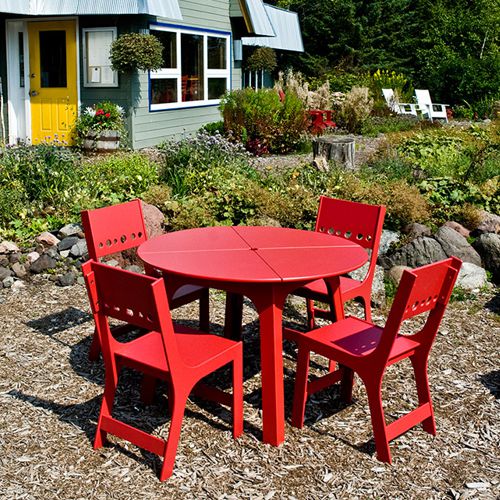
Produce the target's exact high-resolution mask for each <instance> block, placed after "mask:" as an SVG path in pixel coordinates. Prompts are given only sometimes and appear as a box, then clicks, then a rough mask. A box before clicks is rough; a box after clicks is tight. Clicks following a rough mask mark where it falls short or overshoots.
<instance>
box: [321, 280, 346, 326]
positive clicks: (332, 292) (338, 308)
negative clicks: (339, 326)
mask: <svg viewBox="0 0 500 500" xmlns="http://www.w3.org/2000/svg"><path fill="white" fill-rule="evenodd" d="M325 283H326V288H327V290H328V298H329V299H330V304H331V306H330V307H331V308H332V312H333V314H334V315H335V321H340V320H342V319H344V318H345V315H344V303H343V302H342V295H341V294H340V277H339V276H334V277H333V278H328V279H325Z"/></svg>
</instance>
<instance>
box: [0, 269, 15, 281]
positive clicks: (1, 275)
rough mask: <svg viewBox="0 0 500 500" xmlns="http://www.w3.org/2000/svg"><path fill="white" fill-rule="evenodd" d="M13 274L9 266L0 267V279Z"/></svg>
mask: <svg viewBox="0 0 500 500" xmlns="http://www.w3.org/2000/svg"><path fill="white" fill-rule="evenodd" d="M9 276H12V271H11V270H10V269H9V268H8V267H0V281H3V280H4V279H5V278H8V277H9Z"/></svg>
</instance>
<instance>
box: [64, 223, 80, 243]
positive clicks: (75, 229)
mask: <svg viewBox="0 0 500 500" xmlns="http://www.w3.org/2000/svg"><path fill="white" fill-rule="evenodd" d="M81 234H83V230H82V226H80V224H66V225H65V226H64V227H62V228H61V229H59V233H58V235H59V238H61V239H64V238H67V237H68V236H80V235H81Z"/></svg>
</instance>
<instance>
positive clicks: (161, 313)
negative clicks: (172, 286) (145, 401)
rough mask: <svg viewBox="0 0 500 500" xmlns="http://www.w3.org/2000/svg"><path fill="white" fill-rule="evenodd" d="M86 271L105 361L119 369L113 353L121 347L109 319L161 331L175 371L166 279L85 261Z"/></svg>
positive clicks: (90, 298) (160, 333)
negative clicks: (113, 334) (112, 333)
mask: <svg viewBox="0 0 500 500" xmlns="http://www.w3.org/2000/svg"><path fill="white" fill-rule="evenodd" d="M82 272H83V275H84V277H85V282H86V285H87V292H88V295H89V300H90V304H91V308H92V312H93V314H94V319H95V323H96V326H97V331H98V334H99V336H100V340H101V346H102V352H103V355H104V359H105V362H107V363H111V365H112V366H115V362H114V356H113V353H114V352H115V350H116V347H117V346H118V345H119V344H120V342H119V341H118V340H116V339H115V338H114V337H113V336H112V335H111V331H110V328H109V321H108V318H114V319H117V320H120V321H124V322H126V323H128V324H131V325H134V326H137V327H139V328H144V329H146V330H148V331H156V332H159V333H158V334H159V335H162V338H163V345H164V348H165V357H166V359H167V364H168V366H169V368H170V370H172V368H173V365H174V366H175V365H176V360H177V359H178V353H177V344H176V341H175V337H174V332H173V326H172V318H171V316H170V309H169V306H168V301H167V295H166V291H165V283H164V280H163V278H159V279H155V278H151V277H150V276H145V275H143V274H137V273H133V272H130V271H125V270H123V269H119V268H115V267H111V266H108V265H105V264H101V263H100V262H96V261H94V260H89V261H87V262H85V263H84V264H83V266H82Z"/></svg>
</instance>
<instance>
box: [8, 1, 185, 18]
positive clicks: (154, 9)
mask: <svg viewBox="0 0 500 500" xmlns="http://www.w3.org/2000/svg"><path fill="white" fill-rule="evenodd" d="M0 12H8V13H11V14H25V15H30V16H55V15H84V14H149V15H152V16H158V17H166V18H168V19H177V20H182V14H181V9H180V7H179V1H178V0H2V1H1V2H0Z"/></svg>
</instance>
